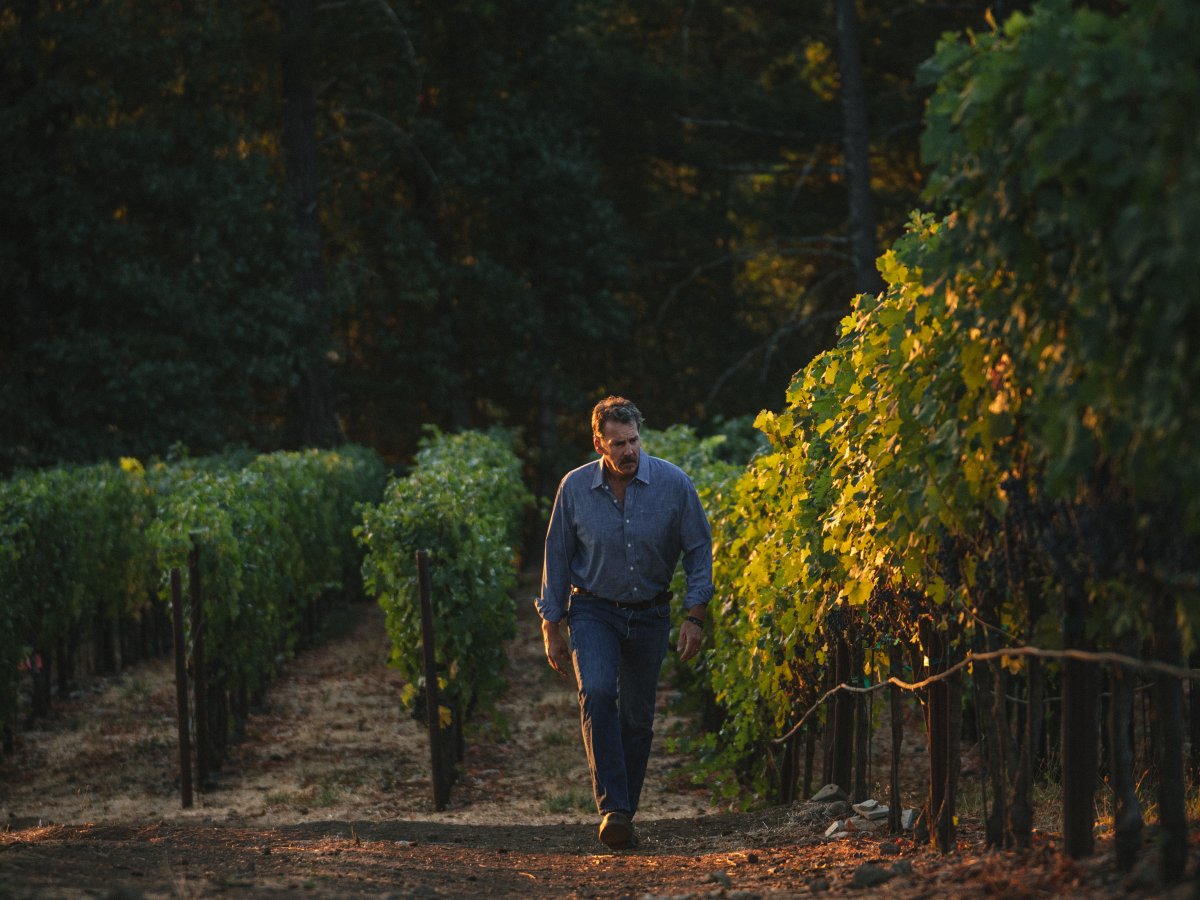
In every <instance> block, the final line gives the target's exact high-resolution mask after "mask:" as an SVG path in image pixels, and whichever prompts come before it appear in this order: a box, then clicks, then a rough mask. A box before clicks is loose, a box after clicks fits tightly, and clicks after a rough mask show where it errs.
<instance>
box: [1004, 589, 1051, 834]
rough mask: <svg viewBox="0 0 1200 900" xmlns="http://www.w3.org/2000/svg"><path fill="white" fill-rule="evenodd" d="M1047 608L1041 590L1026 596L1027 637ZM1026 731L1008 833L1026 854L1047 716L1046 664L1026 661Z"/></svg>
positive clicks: (1028, 593) (1034, 590)
mask: <svg viewBox="0 0 1200 900" xmlns="http://www.w3.org/2000/svg"><path fill="white" fill-rule="evenodd" d="M1043 606H1044V604H1043V603H1042V598H1041V595H1040V594H1039V593H1037V589H1036V588H1034V587H1032V586H1030V587H1029V588H1028V592H1027V594H1026V623H1025V633H1026V634H1033V632H1034V628H1035V626H1036V624H1037V621H1038V619H1039V618H1041V615H1042V609H1043ZM1025 685H1026V691H1025V694H1026V696H1025V699H1026V707H1025V730H1024V735H1023V738H1024V739H1023V740H1022V741H1021V751H1020V753H1021V755H1020V762H1019V764H1018V769H1017V777H1016V782H1015V783H1014V785H1013V791H1012V799H1011V801H1010V802H1009V804H1008V830H1009V834H1010V835H1011V836H1012V841H1013V844H1015V845H1016V846H1017V847H1019V848H1021V849H1023V850H1025V849H1028V848H1029V846H1030V844H1031V842H1032V839H1033V772H1034V768H1035V766H1036V765H1037V759H1038V754H1039V752H1040V748H1041V744H1042V722H1043V718H1044V716H1045V709H1044V703H1043V698H1044V696H1045V692H1044V690H1043V688H1044V681H1043V675H1042V664H1041V663H1040V662H1038V660H1036V659H1032V658H1030V659H1028V660H1026V661H1025Z"/></svg>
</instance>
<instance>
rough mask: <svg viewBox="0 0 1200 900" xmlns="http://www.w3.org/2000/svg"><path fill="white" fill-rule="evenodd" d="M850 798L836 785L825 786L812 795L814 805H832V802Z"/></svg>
mask: <svg viewBox="0 0 1200 900" xmlns="http://www.w3.org/2000/svg"><path fill="white" fill-rule="evenodd" d="M849 799H850V797H849V795H847V793H846V792H845V791H843V790H842V789H841V788H840V787H838V786H837V785H836V784H827V785H825V787H823V788H821V789H820V790H819V791H817V792H816V793H815V794H813V802H814V803H832V802H833V801H834V800H849Z"/></svg>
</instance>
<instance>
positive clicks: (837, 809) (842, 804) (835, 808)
mask: <svg viewBox="0 0 1200 900" xmlns="http://www.w3.org/2000/svg"><path fill="white" fill-rule="evenodd" d="M853 811H854V810H853V807H851V806H850V804H849V803H847V802H846V801H845V800H834V801H833V802H832V803H830V804H829V805H828V806H826V807H825V815H827V816H833V817H834V818H835V819H845V818H847V817H848V816H849V815H850V813H852V812H853Z"/></svg>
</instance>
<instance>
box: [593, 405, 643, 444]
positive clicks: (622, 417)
mask: <svg viewBox="0 0 1200 900" xmlns="http://www.w3.org/2000/svg"><path fill="white" fill-rule="evenodd" d="M643 421H645V420H644V419H643V418H642V413H641V411H640V410H639V409H638V408H637V407H636V406H634V405H633V401H632V400H626V399H625V398H624V397H605V398H604V399H603V400H601V401H600V402H599V403H597V404H596V405H595V407H593V408H592V434H594V435H595V436H596V437H604V426H605V425H607V424H608V423H609V422H620V423H622V424H623V425H628V424H631V423H632V424H633V425H636V426H637V429H638V431H639V432H640V431H641V430H642V422H643Z"/></svg>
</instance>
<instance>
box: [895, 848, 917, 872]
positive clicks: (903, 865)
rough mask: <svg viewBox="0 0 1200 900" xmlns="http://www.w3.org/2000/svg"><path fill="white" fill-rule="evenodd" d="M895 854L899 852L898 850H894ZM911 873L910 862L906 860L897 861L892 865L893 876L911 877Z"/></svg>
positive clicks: (911, 866)
mask: <svg viewBox="0 0 1200 900" xmlns="http://www.w3.org/2000/svg"><path fill="white" fill-rule="evenodd" d="M896 852H897V853H899V852H900V848H899V847H897V848H896ZM912 873H913V865H912V861H911V860H908V859H898V860H896V861H895V862H894V863H892V874H893V875H911V874H912Z"/></svg>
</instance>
